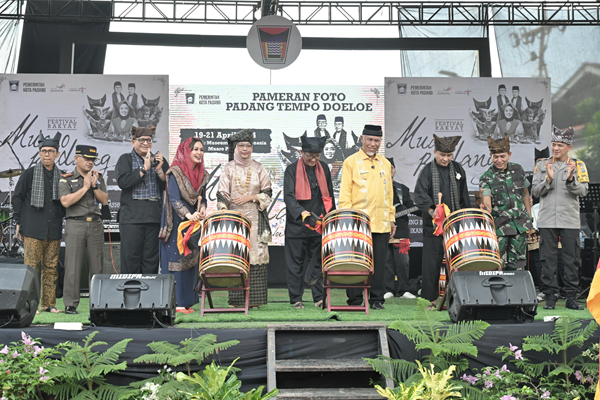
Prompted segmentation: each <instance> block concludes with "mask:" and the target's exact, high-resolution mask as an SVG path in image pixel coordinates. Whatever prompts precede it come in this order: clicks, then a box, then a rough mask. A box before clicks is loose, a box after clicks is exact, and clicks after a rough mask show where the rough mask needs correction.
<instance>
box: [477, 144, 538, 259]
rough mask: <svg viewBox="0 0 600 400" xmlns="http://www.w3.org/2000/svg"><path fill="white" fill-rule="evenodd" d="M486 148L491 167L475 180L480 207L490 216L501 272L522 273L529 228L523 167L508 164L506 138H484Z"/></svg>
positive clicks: (508, 152)
mask: <svg viewBox="0 0 600 400" xmlns="http://www.w3.org/2000/svg"><path fill="white" fill-rule="evenodd" d="M488 147H489V149H490V157H491V158H492V162H493V163H494V165H492V166H491V167H490V168H489V169H488V170H487V171H485V172H484V173H483V175H481V177H480V178H479V188H480V190H482V191H483V193H482V195H483V205H485V207H486V209H487V210H488V211H490V210H491V213H492V216H493V217H494V223H495V225H496V235H497V236H498V245H499V247H500V257H501V258H502V262H503V264H504V268H503V269H504V270H522V269H525V267H526V265H527V232H528V231H529V229H531V228H532V225H531V218H530V215H531V199H530V197H529V191H528V189H527V188H528V186H529V181H527V180H526V179H525V172H524V171H523V167H521V166H520V165H519V164H516V163H511V162H509V160H510V156H511V155H512V153H511V152H510V140H509V137H508V135H505V136H504V138H503V139H498V140H494V139H492V138H491V137H488Z"/></svg>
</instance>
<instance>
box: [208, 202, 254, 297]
mask: <svg viewBox="0 0 600 400" xmlns="http://www.w3.org/2000/svg"><path fill="white" fill-rule="evenodd" d="M251 227H252V223H251V222H250V220H248V218H246V217H245V216H244V215H243V214H242V213H239V212H237V211H227V210H226V211H217V212H214V213H212V214H211V215H209V216H208V217H207V218H206V219H205V220H204V224H203V225H202V240H201V242H200V272H205V273H207V274H209V273H210V274H219V273H220V274H223V273H230V274H231V273H233V274H239V273H240V272H243V274H244V277H245V278H246V279H247V278H248V273H249V271H250V230H251ZM206 283H208V284H209V285H212V286H218V287H236V286H240V283H241V282H240V278H239V277H238V278H236V277H223V278H209V279H208V281H207V282H206Z"/></svg>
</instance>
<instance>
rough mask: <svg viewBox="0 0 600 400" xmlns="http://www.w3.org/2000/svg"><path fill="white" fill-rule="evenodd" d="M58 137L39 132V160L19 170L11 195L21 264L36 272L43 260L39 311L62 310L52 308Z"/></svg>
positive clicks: (58, 229)
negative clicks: (21, 250) (22, 255)
mask: <svg viewBox="0 0 600 400" xmlns="http://www.w3.org/2000/svg"><path fill="white" fill-rule="evenodd" d="M60 137H61V133H60V132H57V133H56V135H55V136H54V138H49V137H47V138H46V137H44V135H42V133H41V132H40V136H39V138H38V147H39V149H40V151H39V153H38V154H39V157H40V162H39V163H37V164H36V165H34V166H33V167H31V168H28V169H26V170H25V171H24V172H23V174H22V175H21V177H20V178H19V181H18V182H17V187H16V188H15V193H14V196H13V209H14V219H15V221H16V223H17V232H16V233H17V237H19V238H21V237H22V240H23V243H24V247H25V264H26V265H29V266H31V267H33V268H35V270H36V271H37V273H38V274H39V272H40V271H39V268H40V262H41V261H43V265H42V293H41V302H40V303H41V304H40V305H41V310H42V311H48V312H52V313H59V312H62V311H60V310H58V309H57V308H56V279H57V278H58V272H57V271H56V265H57V264H58V251H59V249H60V239H61V237H62V218H63V208H62V206H61V204H60V199H59V196H58V182H59V180H60V173H61V171H60V170H59V169H58V166H57V165H56V163H55V161H56V160H57V159H58V156H59V155H60V153H59V148H60Z"/></svg>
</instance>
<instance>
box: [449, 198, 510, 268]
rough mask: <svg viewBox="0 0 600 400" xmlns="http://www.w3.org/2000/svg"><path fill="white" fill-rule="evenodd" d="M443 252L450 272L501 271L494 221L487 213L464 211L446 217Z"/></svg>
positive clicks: (482, 211)
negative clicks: (444, 251)
mask: <svg viewBox="0 0 600 400" xmlns="http://www.w3.org/2000/svg"><path fill="white" fill-rule="evenodd" d="M444 249H445V250H446V260H447V262H448V263H449V265H450V268H451V269H452V270H461V271H493V270H499V269H502V260H501V259H500V252H499V248H498V238H497V237H496V227H495V226H494V219H493V218H492V216H491V215H490V213H488V212H487V211H484V210H480V209H478V208H465V209H463V210H458V211H455V212H453V213H452V214H450V215H448V217H446V220H445V221H444Z"/></svg>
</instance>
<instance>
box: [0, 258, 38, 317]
mask: <svg viewBox="0 0 600 400" xmlns="http://www.w3.org/2000/svg"><path fill="white" fill-rule="evenodd" d="M39 304H40V281H39V280H38V277H37V274H36V272H35V269H34V268H31V267H30V266H29V265H23V264H0V328H25V327H27V326H29V325H31V322H32V321H33V319H34V318H35V312H36V311H37V309H38V306H39Z"/></svg>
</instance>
